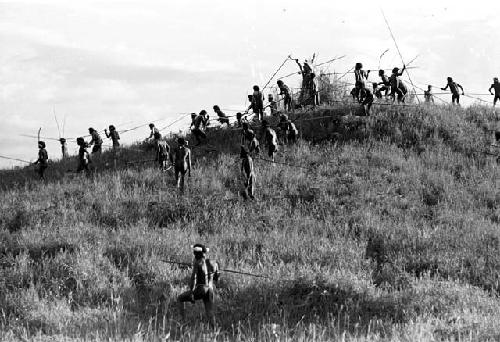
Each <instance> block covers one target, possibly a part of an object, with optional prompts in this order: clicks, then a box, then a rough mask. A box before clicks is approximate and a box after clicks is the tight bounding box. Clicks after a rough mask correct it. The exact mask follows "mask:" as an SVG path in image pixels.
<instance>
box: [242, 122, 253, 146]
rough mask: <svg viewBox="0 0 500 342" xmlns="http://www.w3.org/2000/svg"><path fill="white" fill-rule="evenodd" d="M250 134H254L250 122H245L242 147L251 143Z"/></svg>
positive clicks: (243, 124)
mask: <svg viewBox="0 0 500 342" xmlns="http://www.w3.org/2000/svg"><path fill="white" fill-rule="evenodd" d="M250 133H254V131H253V130H252V129H251V128H250V125H249V124H248V122H243V123H242V124H241V145H246V144H248V143H249V142H250V140H251V139H250V137H249V134H250ZM254 135H255V133H254Z"/></svg>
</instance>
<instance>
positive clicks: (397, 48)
mask: <svg viewBox="0 0 500 342" xmlns="http://www.w3.org/2000/svg"><path fill="white" fill-rule="evenodd" d="M380 12H382V17H384V21H385V24H386V25H387V29H388V30H389V33H390V34H391V38H392V40H393V42H394V45H395V46H396V50H398V54H399V58H401V63H403V65H406V64H405V61H404V59H403V55H402V54H401V50H399V46H398V43H397V41H396V38H395V37H394V34H393V33H392V30H391V26H390V25H389V22H388V21H387V18H386V17H385V13H384V11H383V10H382V9H380ZM417 57H418V56H417ZM415 58H416V57H415ZM405 71H406V75H408V79H409V80H410V84H411V86H412V87H413V91H414V92H415V93H416V91H415V85H414V84H413V81H412V80H411V77H410V73H409V72H408V69H406V68H405ZM416 98H417V101H418V102H419V103H420V99H419V98H418V96H417V97H416Z"/></svg>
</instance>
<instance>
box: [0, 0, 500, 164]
mask: <svg viewBox="0 0 500 342" xmlns="http://www.w3.org/2000/svg"><path fill="white" fill-rule="evenodd" d="M381 8H382V9H383V11H384V12H385V14H386V17H387V19H388V20H389V23H390V25H391V27H392V30H393V32H394V34H395V36H396V39H397V42H398V44H399V47H400V50H401V52H402V54H403V56H404V58H405V60H406V61H408V60H411V59H413V58H414V57H415V56H417V55H418V56H419V57H418V58H417V59H416V60H415V62H414V63H413V65H414V66H418V68H417V69H412V70H411V75H412V78H413V80H414V81H415V82H416V83H417V84H418V85H420V86H424V85H425V84H428V83H430V84H435V85H438V86H444V85H445V83H446V77H447V76H452V77H453V78H454V79H455V80H457V81H458V82H459V83H461V84H462V85H463V86H464V88H465V90H466V93H467V92H470V93H486V92H487V89H488V88H489V85H490V84H491V81H492V77H493V76H498V75H500V47H499V44H498V43H497V38H498V37H497V36H498V33H499V32H500V24H499V21H498V15H499V13H500V11H499V10H500V3H499V2H498V1H488V2H486V1H473V2H461V1H456V0H454V1H420V2H417V1H414V2H403V1H392V0H390V1H355V2H350V1H343V2H336V1H331V0H325V1H296V0H275V1H261V0H256V1H252V2H243V1H238V0H234V1H221V0H213V1H203V0H196V1H195V0H184V1H152V0H142V1H139V0H135V1H131V0H130V1H86V0H81V1H67V0H59V1H56V0H54V1H17V0H16V1H0V118H1V125H0V155H4V156H10V157H14V158H20V159H25V160H34V159H35V158H36V155H37V147H36V138H34V139H33V138H32V139H30V138H26V137H23V136H21V135H22V134H27V135H35V136H36V133H37V130H38V128H39V127H42V136H46V137H53V138H58V130H57V126H56V122H55V120H54V114H53V111H54V109H55V112H56V114H57V116H58V119H59V121H60V123H62V121H63V118H64V117H66V128H65V136H67V137H76V136H80V135H85V134H87V128H88V127H94V128H96V129H99V130H101V129H104V128H105V127H107V126H108V125H109V124H114V125H115V126H117V128H118V129H119V130H120V129H124V128H128V127H133V126H137V125H140V124H143V123H148V122H149V121H151V120H156V119H160V118H162V119H163V120H162V121H159V122H158V124H157V126H160V127H161V126H165V125H167V124H168V123H169V122H171V121H173V120H175V119H177V118H178V117H179V113H189V112H199V111H200V110H201V109H206V110H207V111H208V112H209V113H210V114H213V113H212V106H213V105H214V104H219V105H220V106H221V107H222V108H229V109H243V108H244V105H245V98H246V94H249V93H250V92H251V87H252V86H253V85H254V84H259V85H261V86H262V85H263V84H264V83H265V82H266V81H267V80H268V79H269V77H270V75H271V74H272V73H273V72H274V71H275V70H276V68H277V67H278V66H279V64H280V63H281V62H282V61H283V60H284V59H285V58H286V56H288V55H289V54H291V55H292V57H294V58H299V59H300V60H301V61H302V60H304V58H310V57H311V55H312V54H313V53H314V52H315V53H316V54H318V58H317V61H318V62H322V61H326V60H329V59H331V58H333V57H335V56H339V55H346V57H345V58H344V59H342V60H339V61H338V62H335V63H332V64H331V66H330V70H331V71H346V70H348V69H349V68H351V67H352V66H353V65H354V63H355V62H358V61H360V62H363V64H364V65H365V67H366V68H365V69H375V68H377V67H378V63H379V56H380V54H381V53H382V52H383V51H384V50H386V49H389V52H387V53H386V55H385V56H384V57H383V59H382V64H381V66H382V67H384V68H392V67H394V66H401V62H400V58H399V56H398V54H397V51H396V49H395V47H394V43H393V41H392V39H391V37H390V35H389V32H388V30H387V27H386V25H385V23H384V20H383V17H382V15H381ZM296 70H297V68H296V65H294V63H293V62H288V63H287V64H285V66H284V67H283V69H282V70H281V72H280V73H279V74H278V76H279V75H281V76H283V75H286V74H289V73H290V72H293V71H296ZM376 75H377V74H376V72H373V74H371V75H370V77H371V79H372V80H378V78H377V77H376ZM286 82H287V83H288V84H289V85H291V86H297V85H298V82H299V79H298V76H296V77H295V78H294V77H291V78H288V79H287V80H286ZM274 83H275V82H274V81H273V84H274ZM435 91H438V89H435ZM449 97H450V96H449V95H446V96H444V98H446V99H447V100H449ZM482 98H483V99H486V100H488V101H490V100H491V97H489V96H483V97H482ZM227 114H234V113H232V112H227ZM188 122H189V120H188V119H187V118H186V119H185V120H183V121H181V122H180V123H179V124H176V125H173V126H172V128H173V129H175V130H178V129H181V128H182V129H185V128H186V127H187V125H188ZM148 133H149V132H148V128H147V127H143V128H141V129H138V130H136V131H133V132H129V133H124V134H123V135H122V143H125V144H126V143H130V142H133V141H136V140H139V139H143V138H145V137H146V136H147V135H148ZM47 144H48V151H49V156H50V157H52V158H54V159H56V158H59V156H60V149H59V143H58V142H56V141H51V140H47ZM69 150H70V152H71V153H74V152H75V150H76V146H75V145H74V144H73V143H70V145H69ZM13 165H20V164H19V163H17V162H12V161H8V160H5V159H0V167H10V166H13Z"/></svg>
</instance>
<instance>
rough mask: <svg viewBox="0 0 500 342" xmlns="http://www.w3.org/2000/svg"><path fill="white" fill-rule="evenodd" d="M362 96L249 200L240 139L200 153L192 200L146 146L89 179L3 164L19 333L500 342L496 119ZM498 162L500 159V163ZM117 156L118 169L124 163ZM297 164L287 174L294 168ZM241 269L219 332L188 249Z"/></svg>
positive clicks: (328, 112) (9, 269) (473, 111)
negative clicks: (207, 312)
mask: <svg viewBox="0 0 500 342" xmlns="http://www.w3.org/2000/svg"><path fill="white" fill-rule="evenodd" d="M350 112H351V108H350V106H349V105H348V104H343V105H342V104H341V105H339V106H337V107H335V108H330V109H319V110H317V111H315V112H310V113H305V114H297V115H296V116H293V118H294V119H295V122H296V124H297V126H298V127H299V128H300V129H301V134H302V138H303V139H302V140H301V141H300V142H299V143H298V144H297V145H294V146H287V147H282V149H281V151H280V153H279V155H278V159H277V160H278V161H279V162H280V163H282V164H272V163H269V162H268V161H265V160H262V159H256V160H255V165H256V171H257V200H256V201H245V200H243V199H242V198H241V197H240V196H239V195H238V193H239V191H240V190H241V187H242V181H241V179H240V178H239V166H240V165H239V158H238V151H239V135H238V131H237V130H234V129H226V130H224V129H214V130H212V131H210V132H209V142H210V145H207V146H202V147H199V148H193V153H194V156H193V161H194V171H193V177H192V178H191V179H190V180H189V182H188V189H187V191H186V193H185V194H184V195H180V194H179V193H178V192H177V190H176V189H175V187H174V185H173V175H172V174H171V173H169V172H166V173H160V172H159V171H158V170H156V169H155V168H153V167H152V165H151V164H149V166H148V165H143V164H140V163H137V164H125V162H126V161H133V160H141V159H149V157H148V153H149V156H151V155H152V152H148V151H145V150H142V149H143V148H144V147H143V146H140V145H137V146H133V147H131V148H126V149H123V150H122V151H121V152H120V153H119V154H118V155H117V156H115V157H114V158H113V155H111V154H104V155H103V156H102V158H101V159H100V160H96V161H95V166H96V170H97V172H95V173H94V174H93V175H92V176H90V177H85V176H83V175H72V174H68V173H66V172H65V171H66V170H67V169H68V168H71V167H73V168H74V166H71V163H74V161H70V162H69V163H70V164H62V163H61V164H54V165H52V171H51V174H50V175H49V178H50V179H49V181H48V182H47V183H46V184H43V183H40V182H36V181H32V180H30V179H32V178H33V175H32V174H31V173H32V170H28V169H27V170H22V171H20V172H17V173H16V174H15V175H13V172H12V171H2V173H1V179H2V181H1V182H2V188H3V190H2V198H3V201H2V202H1V204H0V214H1V216H0V229H1V230H0V234H1V240H0V241H1V242H0V263H1V264H0V265H1V268H0V272H1V274H0V290H1V291H0V307H1V313H2V314H1V315H0V326H1V334H2V337H1V338H2V339H5V340H16V339H18V340H25V339H36V340H49V339H50V340H71V339H75V340H80V339H93V340H119V339H122V338H127V339H131V340H156V339H160V340H166V339H174V340H199V339H218V340H258V341H262V340H277V339H279V340H285V339H293V340H307V341H309V340H311V341H324V340H340V339H344V340H353V341H365V340H370V341H373V340H390V341H399V340H420V341H422V340H436V339H442V340H458V339H466V340H498V339H500V326H499V325H498V321H499V319H500V300H499V299H498V298H497V296H498V294H499V293H500V231H499V228H500V184H499V182H500V169H499V167H498V165H497V163H496V157H495V156H492V155H490V154H487V153H484V152H492V151H491V150H490V148H491V147H490V145H491V143H492V134H491V132H490V131H489V129H490V128H491V127H492V125H494V124H495V116H494V114H492V113H491V109H488V108H483V107H471V108H467V109H461V108H455V107H441V106H433V107H424V106H419V107H389V106H387V107H385V106H384V107H381V108H377V109H375V110H374V112H373V115H372V116H371V117H369V118H357V117H354V116H351V115H345V114H349V113H350ZM492 154H493V153H492ZM115 160H116V166H115ZM285 164H286V165H285ZM196 242H203V243H206V244H207V245H208V246H210V247H211V253H210V255H211V258H214V259H217V260H218V261H219V262H220V263H221V265H222V266H223V267H224V268H229V269H233V270H240V271H245V272H252V273H255V274H259V275H263V276H266V277H268V278H257V277H250V276H244V275H235V274H230V273H224V274H223V277H222V279H221V281H220V283H219V286H218V303H217V310H216V312H217V320H218V328H217V329H216V330H211V329H209V328H208V327H207V326H206V325H205V324H204V323H200V322H202V320H201V312H202V311H203V310H202V308H201V306H200V305H201V304H199V303H198V304H197V305H196V306H195V307H189V308H188V310H187V312H188V317H187V319H186V320H181V319H180V317H179V314H178V311H177V308H176V296H177V295H178V294H179V293H181V291H183V290H184V289H185V288H186V284H187V279H188V277H189V270H188V269H186V268H182V267H179V266H176V265H172V264H167V263H164V262H163V261H162V260H165V259H168V260H177V261H185V262H189V261H190V259H191V253H190V248H189V246H190V245H191V244H193V243H196Z"/></svg>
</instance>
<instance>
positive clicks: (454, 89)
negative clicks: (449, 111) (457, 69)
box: [441, 77, 464, 105]
mask: <svg viewBox="0 0 500 342" xmlns="http://www.w3.org/2000/svg"><path fill="white" fill-rule="evenodd" d="M446 80H447V83H446V87H444V88H441V90H447V89H448V87H449V88H450V91H451V103H452V104H455V103H456V104H457V105H460V93H459V92H458V88H460V90H461V91H462V95H464V88H463V87H462V86H461V85H460V84H458V83H456V82H454V81H453V78H451V77H447V78H446Z"/></svg>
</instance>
